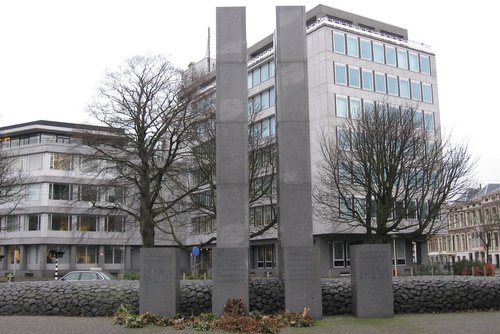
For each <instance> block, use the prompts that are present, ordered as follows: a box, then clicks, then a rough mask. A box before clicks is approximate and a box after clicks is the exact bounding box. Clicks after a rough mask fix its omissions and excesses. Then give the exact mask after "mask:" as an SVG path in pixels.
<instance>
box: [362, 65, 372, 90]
mask: <svg viewBox="0 0 500 334" xmlns="http://www.w3.org/2000/svg"><path fill="white" fill-rule="evenodd" d="M362 76H363V89H365V90H373V72H372V71H370V70H365V69H363V70H362Z"/></svg>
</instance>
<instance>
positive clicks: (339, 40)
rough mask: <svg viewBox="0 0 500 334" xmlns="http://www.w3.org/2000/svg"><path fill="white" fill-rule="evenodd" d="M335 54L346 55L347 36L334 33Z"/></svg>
mask: <svg viewBox="0 0 500 334" xmlns="http://www.w3.org/2000/svg"><path fill="white" fill-rule="evenodd" d="M333 52H336V53H341V54H345V35H344V34H341V33H338V32H334V33H333Z"/></svg>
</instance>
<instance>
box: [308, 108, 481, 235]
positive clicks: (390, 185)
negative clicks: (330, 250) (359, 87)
mask: <svg viewBox="0 0 500 334" xmlns="http://www.w3.org/2000/svg"><path fill="white" fill-rule="evenodd" d="M357 116H358V117H357V118H351V119H347V120H346V121H345V123H343V126H342V127H337V128H336V129H331V130H332V131H329V132H326V131H325V132H324V133H323V134H321V135H320V150H321V157H322V160H320V162H319V164H318V170H319V173H318V174H319V177H318V180H317V181H318V182H317V184H318V186H317V187H316V188H315V189H314V198H315V202H316V203H315V204H316V213H317V214H318V215H319V216H320V217H321V218H322V219H323V220H325V221H328V222H331V223H332V224H335V225H337V227H339V228H341V229H344V230H354V229H361V230H364V231H365V232H366V234H367V235H368V236H369V238H370V239H371V240H372V242H376V243H384V242H388V241H389V238H388V237H389V236H388V234H392V233H403V232H404V233H405V234H407V235H408V237H409V238H411V239H412V240H422V239H423V240H425V239H426V238H428V236H430V235H432V234H433V233H435V232H437V231H438V230H440V229H441V228H442V227H443V225H442V223H441V220H440V211H441V208H442V207H443V205H444V204H445V203H446V201H447V200H448V199H451V198H453V197H454V196H456V195H457V194H459V193H460V192H461V191H462V190H463V189H464V187H465V186H466V185H467V176H468V175H469V174H470V172H471V169H472V165H473V164H472V162H471V157H470V155H469V153H468V152H467V148H466V146H460V145H458V146H455V145H452V144H451V143H450V141H449V140H442V139H441V138H440V135H439V134H438V133H435V132H434V120H433V119H425V118H424V116H423V114H422V112H421V111H417V110H415V109H413V108H411V107H408V106H403V107H400V106H391V105H388V104H387V103H382V102H381V103H374V104H373V108H371V109H370V110H365V112H364V113H362V114H361V112H360V113H359V114H358V115H357ZM331 134H333V135H331Z"/></svg>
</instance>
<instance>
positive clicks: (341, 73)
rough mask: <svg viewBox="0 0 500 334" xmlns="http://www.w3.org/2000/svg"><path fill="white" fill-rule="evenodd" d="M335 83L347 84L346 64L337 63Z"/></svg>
mask: <svg viewBox="0 0 500 334" xmlns="http://www.w3.org/2000/svg"><path fill="white" fill-rule="evenodd" d="M335 83H336V84H339V85H347V69H346V66H345V65H344V64H339V63H335Z"/></svg>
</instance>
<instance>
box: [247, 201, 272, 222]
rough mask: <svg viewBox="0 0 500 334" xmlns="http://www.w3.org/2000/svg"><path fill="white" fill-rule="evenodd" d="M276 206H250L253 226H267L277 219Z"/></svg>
mask: <svg viewBox="0 0 500 334" xmlns="http://www.w3.org/2000/svg"><path fill="white" fill-rule="evenodd" d="M275 210H276V208H275V207H274V206H271V205H265V206H256V207H252V208H250V212H249V214H250V225H251V226H265V225H269V224H271V223H272V222H273V220H274V219H275V215H276V213H275Z"/></svg>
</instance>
